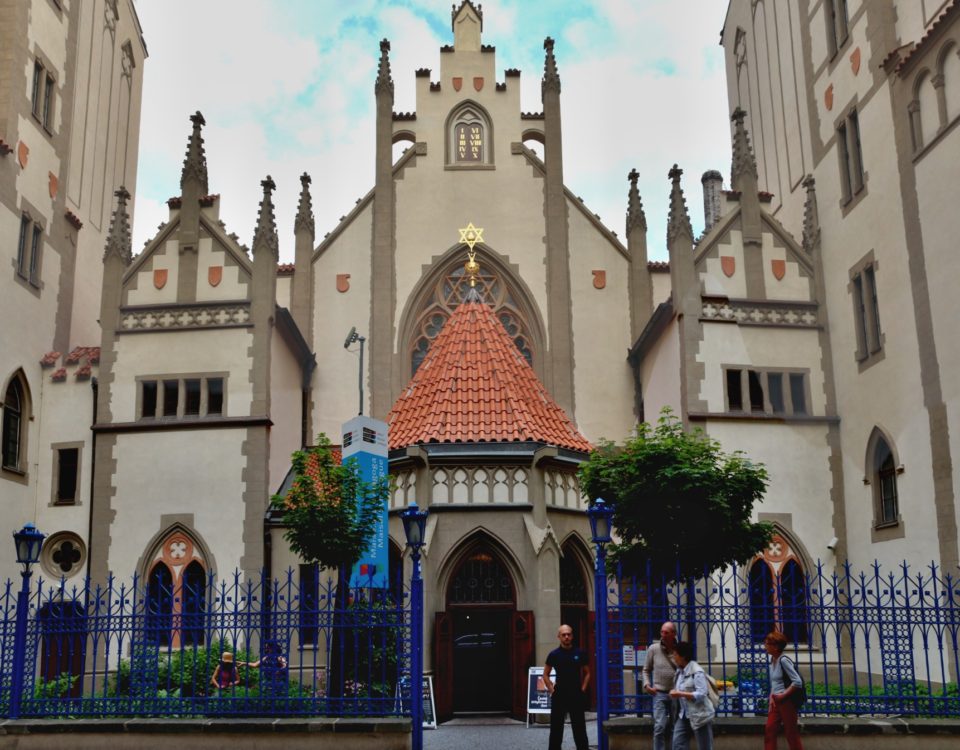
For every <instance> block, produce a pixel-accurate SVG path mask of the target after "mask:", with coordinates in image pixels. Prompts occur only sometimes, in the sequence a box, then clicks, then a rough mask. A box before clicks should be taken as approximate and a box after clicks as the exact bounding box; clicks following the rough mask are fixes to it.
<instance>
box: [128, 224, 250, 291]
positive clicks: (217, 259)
mask: <svg viewBox="0 0 960 750" xmlns="http://www.w3.org/2000/svg"><path fill="white" fill-rule="evenodd" d="M198 247H199V253H198V257H197V302H208V301H211V300H217V301H219V300H238V299H248V298H249V296H250V281H249V276H248V275H247V274H246V273H245V272H244V271H243V270H242V269H241V268H240V266H239V265H236V260H235V259H233V258H230V259H229V262H228V260H227V255H228V250H227V249H226V248H225V247H223V246H222V245H220V244H219V243H217V244H216V245H215V244H214V241H213V238H212V237H201V238H200V242H199V243H198ZM212 266H223V272H222V274H223V276H222V278H221V281H220V283H219V284H218V285H217V286H210V278H209V269H210V268H211V267H212ZM174 281H176V279H174ZM169 283H170V282H169V281H168V282H167V284H168V285H169ZM150 286H151V288H153V284H152V283H151V285H150ZM174 290H176V285H174ZM131 304H132V303H131Z"/></svg>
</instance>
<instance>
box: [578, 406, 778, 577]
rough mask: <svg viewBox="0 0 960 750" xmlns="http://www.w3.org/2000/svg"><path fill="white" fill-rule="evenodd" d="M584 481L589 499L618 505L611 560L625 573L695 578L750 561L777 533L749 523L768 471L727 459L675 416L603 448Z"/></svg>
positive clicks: (583, 469)
mask: <svg viewBox="0 0 960 750" xmlns="http://www.w3.org/2000/svg"><path fill="white" fill-rule="evenodd" d="M580 483H581V487H582V488H583V491H584V492H585V493H586V495H587V496H588V497H589V498H590V499H591V501H594V500H596V499H597V498H599V497H602V498H603V499H604V501H606V502H607V503H608V504H609V505H612V506H613V509H614V513H613V524H614V529H615V535H616V537H618V539H619V541H618V542H616V543H614V544H612V545H611V546H610V559H611V561H612V562H614V563H620V564H621V565H622V566H623V571H624V572H625V573H626V574H642V573H644V572H645V571H646V570H647V567H646V566H647V564H648V563H649V565H650V566H651V569H652V571H653V572H654V573H655V574H657V575H665V576H667V577H668V578H669V579H670V580H688V579H691V578H697V577H699V576H701V575H702V574H703V572H704V571H713V570H716V569H723V568H725V567H726V566H727V565H729V564H730V563H732V562H742V561H745V560H747V559H749V558H750V557H751V556H753V555H754V554H756V553H757V551H758V550H761V549H763V548H764V546H766V544H767V542H769V540H770V536H771V534H772V533H773V528H772V526H770V525H769V524H766V523H753V522H751V520H750V518H751V513H752V511H753V506H754V504H755V503H758V502H761V501H762V500H763V494H764V491H765V490H766V487H767V472H766V469H765V468H764V467H763V466H762V465H760V464H755V463H752V462H751V461H750V460H749V459H748V458H747V457H746V456H745V455H744V454H743V453H741V452H739V451H737V452H735V453H731V454H727V453H724V452H723V451H722V450H721V446H720V444H719V443H718V442H717V441H716V440H713V439H711V438H710V437H709V436H707V434H706V433H704V432H703V430H700V429H696V430H694V431H692V432H687V431H685V430H684V429H683V425H682V424H681V422H680V420H679V419H677V418H676V417H675V416H674V415H672V414H671V413H670V412H669V410H664V411H663V413H661V416H660V419H659V420H658V422H657V425H656V427H653V426H651V425H649V424H647V423H643V424H641V425H640V426H639V427H638V430H637V434H636V436H635V437H632V438H630V439H629V440H628V441H627V442H626V444H625V445H623V446H616V445H614V444H613V443H610V442H603V443H602V444H601V445H600V446H599V447H598V448H597V449H596V450H595V451H594V452H593V453H592V454H591V455H590V459H589V460H588V461H586V462H585V463H583V464H581V466H580Z"/></svg>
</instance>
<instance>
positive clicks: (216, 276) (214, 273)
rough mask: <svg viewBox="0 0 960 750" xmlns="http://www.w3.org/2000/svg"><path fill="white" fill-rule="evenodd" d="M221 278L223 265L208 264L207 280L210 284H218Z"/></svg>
mask: <svg viewBox="0 0 960 750" xmlns="http://www.w3.org/2000/svg"><path fill="white" fill-rule="evenodd" d="M222 280H223V266H210V267H209V268H208V269H207V281H209V282H210V286H219V284H220V282H221V281H222Z"/></svg>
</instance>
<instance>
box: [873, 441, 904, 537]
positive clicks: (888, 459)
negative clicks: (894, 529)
mask: <svg viewBox="0 0 960 750" xmlns="http://www.w3.org/2000/svg"><path fill="white" fill-rule="evenodd" d="M873 475H874V479H875V481H874V482H873V484H874V488H875V489H874V497H875V501H876V525H877V526H888V525H892V524H895V523H897V522H898V521H899V520H900V505H899V502H898V500H897V465H896V461H895V460H894V457H893V451H892V450H891V449H890V446H889V444H888V443H887V441H886V440H885V439H884V438H883V437H882V436H878V437H877V441H876V446H875V447H874V451H873Z"/></svg>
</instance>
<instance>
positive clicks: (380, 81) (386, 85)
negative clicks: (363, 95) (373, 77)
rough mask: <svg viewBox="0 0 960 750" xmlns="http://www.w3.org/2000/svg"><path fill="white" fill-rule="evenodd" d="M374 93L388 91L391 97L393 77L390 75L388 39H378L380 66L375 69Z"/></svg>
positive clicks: (378, 93)
mask: <svg viewBox="0 0 960 750" xmlns="http://www.w3.org/2000/svg"><path fill="white" fill-rule="evenodd" d="M373 91H374V93H375V94H376V95H377V96H379V95H380V94H381V93H384V92H386V93H389V94H390V98H391V99H392V98H393V78H391V77H390V41H389V40H388V39H381V40H380V67H379V68H378V69H377V82H376V84H374V87H373Z"/></svg>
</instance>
